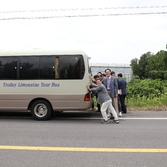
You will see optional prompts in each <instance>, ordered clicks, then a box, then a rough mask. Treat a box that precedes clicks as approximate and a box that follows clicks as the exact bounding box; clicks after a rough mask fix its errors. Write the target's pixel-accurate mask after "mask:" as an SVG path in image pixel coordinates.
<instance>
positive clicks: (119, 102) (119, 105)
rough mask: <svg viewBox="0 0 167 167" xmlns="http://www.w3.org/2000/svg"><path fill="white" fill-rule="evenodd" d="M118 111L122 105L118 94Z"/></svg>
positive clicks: (120, 110)
mask: <svg viewBox="0 0 167 167" xmlns="http://www.w3.org/2000/svg"><path fill="white" fill-rule="evenodd" d="M118 111H119V112H122V106H121V98H120V95H118Z"/></svg>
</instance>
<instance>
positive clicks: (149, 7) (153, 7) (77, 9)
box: [0, 5, 167, 14]
mask: <svg viewBox="0 0 167 167" xmlns="http://www.w3.org/2000/svg"><path fill="white" fill-rule="evenodd" d="M156 8H167V6H166V5H163V6H134V7H133V6H129V7H125V6H124V7H104V8H69V9H68V8H64V9H43V10H42V9H41V10H14V11H0V14H2V13H24V12H25V13H26V12H54V11H84V10H111V9H114V10H115V9H156Z"/></svg>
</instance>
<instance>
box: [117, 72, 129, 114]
mask: <svg viewBox="0 0 167 167" xmlns="http://www.w3.org/2000/svg"><path fill="white" fill-rule="evenodd" d="M117 76H118V80H119V85H120V89H121V95H120V101H121V109H122V112H123V113H127V109H126V105H125V97H126V95H127V91H126V85H127V82H126V81H125V80H124V79H123V78H122V77H123V75H122V74H121V73H119V74H118V75H117Z"/></svg>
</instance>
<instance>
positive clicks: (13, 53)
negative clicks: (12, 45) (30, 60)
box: [0, 49, 86, 56]
mask: <svg viewBox="0 0 167 167" xmlns="http://www.w3.org/2000/svg"><path fill="white" fill-rule="evenodd" d="M71 54H83V55H86V54H85V52H84V51H82V50H54V49H24V50H21V49H19V50H0V56H26V55H27V56H28V55H71Z"/></svg>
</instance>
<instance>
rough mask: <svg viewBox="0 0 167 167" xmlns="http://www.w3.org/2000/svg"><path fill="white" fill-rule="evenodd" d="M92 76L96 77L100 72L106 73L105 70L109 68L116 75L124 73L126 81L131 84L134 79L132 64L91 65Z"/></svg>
mask: <svg viewBox="0 0 167 167" xmlns="http://www.w3.org/2000/svg"><path fill="white" fill-rule="evenodd" d="M90 67H91V71H92V76H93V75H96V74H97V73H98V72H102V73H104V71H105V69H107V68H109V69H110V70H111V71H114V72H115V73H116V75H117V74H118V73H122V75H123V77H124V78H126V81H127V82H129V81H130V80H131V77H132V69H131V66H130V64H109V63H90Z"/></svg>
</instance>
